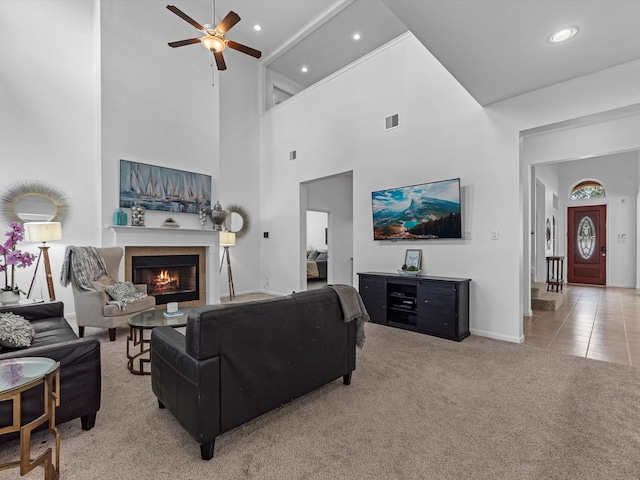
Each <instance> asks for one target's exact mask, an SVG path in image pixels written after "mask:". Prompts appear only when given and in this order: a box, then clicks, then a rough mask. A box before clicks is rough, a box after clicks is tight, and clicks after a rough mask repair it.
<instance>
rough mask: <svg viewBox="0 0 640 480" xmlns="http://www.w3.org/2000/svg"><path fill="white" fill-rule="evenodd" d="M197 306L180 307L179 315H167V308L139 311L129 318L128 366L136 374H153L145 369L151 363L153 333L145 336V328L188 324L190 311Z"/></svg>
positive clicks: (174, 326)
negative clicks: (165, 313)
mask: <svg viewBox="0 0 640 480" xmlns="http://www.w3.org/2000/svg"><path fill="white" fill-rule="evenodd" d="M193 308H195V307H180V311H181V312H182V315H181V316H179V317H165V315H164V312H165V310H149V311H146V312H142V313H138V314H137V315H134V316H133V317H131V318H130V319H129V336H128V337H127V359H128V362H127V366H128V367H129V371H130V372H131V373H133V374H135V375H151V372H150V371H145V369H144V365H145V364H149V365H150V364H151V360H150V358H149V349H150V343H151V334H150V333H149V334H147V335H146V336H145V333H144V332H145V330H148V331H149V332H151V330H153V329H154V328H156V327H164V326H167V327H173V328H178V327H184V326H185V325H186V324H187V318H188V317H189V311H190V310H191V309H193Z"/></svg>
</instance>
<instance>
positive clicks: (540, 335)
mask: <svg viewBox="0 0 640 480" xmlns="http://www.w3.org/2000/svg"><path fill="white" fill-rule="evenodd" d="M564 291H565V293H564V295H565V301H564V304H563V305H562V306H561V307H560V308H559V309H558V310H557V311H555V312H546V311H541V310H534V312H533V316H531V317H524V324H523V325H524V336H525V341H524V343H525V345H533V346H536V347H540V348H545V349H547V350H553V351H556V352H563V353H568V354H572V355H577V356H580V357H586V358H594V359H597V360H603V361H605V362H612V363H619V364H622V365H631V366H634V367H640V296H638V294H637V292H636V290H635V289H631V288H611V287H591V286H583V285H565V289H564Z"/></svg>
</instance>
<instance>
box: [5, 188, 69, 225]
mask: <svg viewBox="0 0 640 480" xmlns="http://www.w3.org/2000/svg"><path fill="white" fill-rule="evenodd" d="M68 213H69V202H68V198H67V195H66V194H65V193H64V192H63V191H62V190H60V189H59V188H57V187H54V186H51V185H47V184H44V183H41V182H37V181H25V182H19V183H16V184H13V185H10V186H9V187H8V188H7V190H6V191H5V192H3V193H2V195H0V217H1V219H2V220H3V221H4V222H6V223H11V222H62V221H63V220H65V219H66V217H67V215H68Z"/></svg>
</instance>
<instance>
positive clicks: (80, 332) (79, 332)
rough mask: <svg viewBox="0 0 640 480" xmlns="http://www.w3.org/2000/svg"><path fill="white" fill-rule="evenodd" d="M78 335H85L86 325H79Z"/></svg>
mask: <svg viewBox="0 0 640 480" xmlns="http://www.w3.org/2000/svg"><path fill="white" fill-rule="evenodd" d="M78 336H79V337H80V338H82V337H84V327H78Z"/></svg>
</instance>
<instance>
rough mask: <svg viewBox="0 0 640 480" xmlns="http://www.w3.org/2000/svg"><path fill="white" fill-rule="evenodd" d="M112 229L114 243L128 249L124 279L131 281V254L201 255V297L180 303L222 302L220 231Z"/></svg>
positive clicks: (119, 227)
mask: <svg viewBox="0 0 640 480" xmlns="http://www.w3.org/2000/svg"><path fill="white" fill-rule="evenodd" d="M108 229H110V230H111V231H112V232H113V245H116V246H120V247H122V248H123V249H124V262H123V265H122V266H121V272H120V273H121V278H124V279H125V280H128V281H131V278H132V270H131V257H132V256H134V255H198V256H199V284H200V296H199V299H198V300H194V301H189V302H180V305H184V306H199V305H205V304H215V303H220V284H219V283H220V275H219V274H218V268H217V266H218V265H219V263H220V251H219V250H220V246H219V245H220V243H219V235H218V232H216V231H214V230H211V229H208V230H202V229H189V228H184V229H183V228H180V229H167V228H161V227H132V226H109V227H108ZM105 240H106V239H105ZM163 307H164V306H161V308H163Z"/></svg>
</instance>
